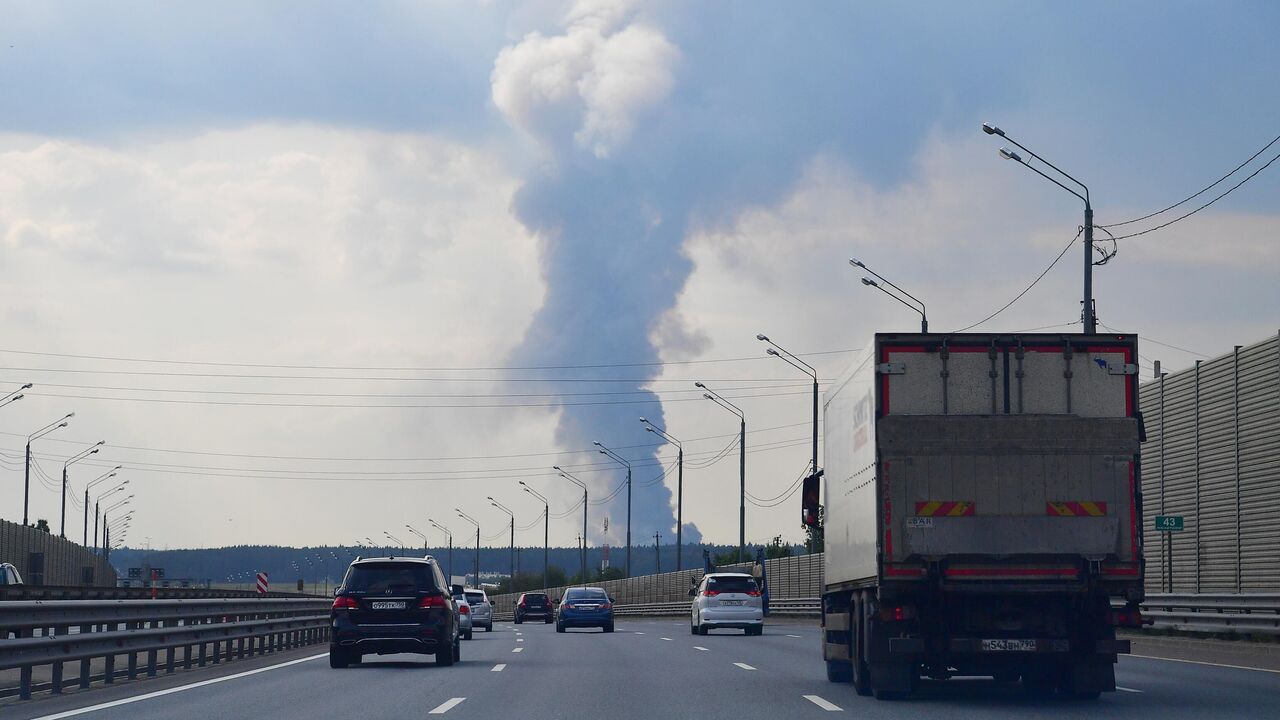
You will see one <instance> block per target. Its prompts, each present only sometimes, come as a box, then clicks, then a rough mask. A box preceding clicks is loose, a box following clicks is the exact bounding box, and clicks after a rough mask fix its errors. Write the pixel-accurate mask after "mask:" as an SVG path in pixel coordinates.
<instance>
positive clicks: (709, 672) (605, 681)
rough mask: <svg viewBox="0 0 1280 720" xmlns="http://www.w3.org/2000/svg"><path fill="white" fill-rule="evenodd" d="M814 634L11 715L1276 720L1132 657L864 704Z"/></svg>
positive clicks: (420, 667)
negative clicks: (1037, 694)
mask: <svg viewBox="0 0 1280 720" xmlns="http://www.w3.org/2000/svg"><path fill="white" fill-rule="evenodd" d="M817 644H818V628H817V627H816V626H815V625H813V624H812V623H806V622H777V623H774V624H772V625H770V626H769V627H768V628H766V631H765V634H764V635H763V636H762V637H750V638H749V637H745V636H743V635H742V634H741V633H738V632H732V631H720V632H713V633H712V634H710V635H708V636H705V637H698V636H692V635H690V634H689V629H688V624H687V622H682V621H680V620H678V619H674V618H664V619H644V620H641V619H620V621H619V623H618V626H617V632H615V633H613V634H611V635H606V634H603V633H600V632H599V631H596V630H582V631H570V632H569V633H566V634H563V635H560V634H556V632H555V630H554V627H553V626H551V625H543V624H523V625H519V626H515V625H511V624H509V623H499V624H498V625H497V626H496V627H495V632H493V633H491V634H490V633H484V632H477V633H476V634H475V639H474V640H472V641H470V642H464V643H463V655H462V662H461V663H460V664H458V665H456V666H454V667H452V668H437V667H435V666H434V664H433V663H432V659H431V658H430V657H426V656H414V655H396V656H383V657H376V656H374V657H369V658H366V661H365V663H364V664H363V665H361V666H355V667H352V668H349V669H346V670H333V669H330V668H329V666H328V663H327V661H326V660H325V658H326V657H327V656H326V655H325V654H324V653H323V648H324V646H318V647H311V648H304V649H302V650H300V651H297V652H293V653H288V654H281V655H275V656H269V657H264V658H259V659H256V660H254V661H244V662H239V663H230V664H228V665H226V666H223V667H221V668H218V669H213V670H206V671H195V672H188V673H181V674H179V675H176V676H173V677H168V678H161V679H157V680H151V681H146V682H133V683H125V684H122V685H119V686H117V687H113V688H103V687H101V686H97V687H95V688H94V689H93V690H90V691H88V692H83V693H73V694H69V695H67V696H64V697H60V698H59V697H50V696H47V695H46V696H44V697H43V698H41V699H37V700H35V701H32V702H29V703H22V704H11V705H7V706H5V707H4V709H3V711H2V712H3V714H4V715H5V716H6V717H10V718H49V719H50V720H52V719H53V718H61V717H84V718H94V719H99V718H100V719H101V720H114V719H120V720H125V719H128V720H141V719H144V718H157V719H158V718H175V717H182V718H191V719H203V718H210V719H212V718H226V717H232V716H234V717H242V718H243V717H263V718H307V719H310V718H317V717H343V718H361V719H363V718H370V719H379V718H387V719H388V720H391V719H396V720H400V719H402V718H406V717H425V716H428V715H445V716H448V717H453V718H539V719H542V718H608V719H609V720H639V719H641V718H708V717H729V718H734V719H735V720H747V719H752V718H760V719H764V718H793V717H821V716H824V715H827V714H831V713H836V712H842V713H846V714H850V715H856V716H859V717H868V718H899V717H903V718H905V717H918V716H919V713H920V712H921V711H930V712H945V713H946V714H947V716H948V717H952V718H990V717H992V716H993V715H1007V716H1016V717H1026V716H1035V717H1041V716H1043V717H1091V718H1097V717H1124V718H1148V717H1149V718H1161V719H1162V720H1168V719H1169V718H1207V717H1212V718H1232V717H1239V718H1257V717H1280V673H1276V672H1274V671H1266V670H1253V669H1245V668H1231V667H1224V666H1216V665H1206V664H1198V663H1188V662H1179V661H1174V660H1160V659H1148V658H1137V657H1129V658H1122V659H1121V661H1120V666H1119V669H1118V672H1117V682H1118V684H1119V685H1120V686H1121V687H1123V688H1125V690H1123V691H1120V692H1116V693H1111V694H1107V695H1104V696H1103V698H1102V699H1101V700H1099V701H1097V702H1078V701H1068V700H1048V701H1045V700H1034V699H1031V698H1028V697H1026V696H1025V695H1023V693H1022V691H1021V689H1020V688H1019V687H1018V686H998V685H996V684H994V683H993V682H992V681H989V680H966V679H957V680H950V681H941V682H935V681H924V682H923V683H922V686H921V691H920V692H919V693H918V694H917V695H916V696H914V697H913V698H912V699H910V700H907V701H901V702H879V701H876V700H874V699H871V698H863V697H858V696H857V695H855V694H854V692H853V688H852V686H849V685H833V684H831V683H828V682H827V681H826V679H825V675H824V673H823V665H822V661H821V659H820V656H819V653H818V650H817Z"/></svg>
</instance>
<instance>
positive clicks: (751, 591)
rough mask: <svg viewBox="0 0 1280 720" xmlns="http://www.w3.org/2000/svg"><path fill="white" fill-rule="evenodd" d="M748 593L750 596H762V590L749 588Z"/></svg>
mask: <svg viewBox="0 0 1280 720" xmlns="http://www.w3.org/2000/svg"><path fill="white" fill-rule="evenodd" d="M747 595H748V596H750V597H760V591H759V590H748V591H747Z"/></svg>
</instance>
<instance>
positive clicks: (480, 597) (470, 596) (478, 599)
mask: <svg viewBox="0 0 1280 720" xmlns="http://www.w3.org/2000/svg"><path fill="white" fill-rule="evenodd" d="M467 602H468V603H471V604H472V605H475V604H477V603H482V602H485V597H484V593H473V592H469V593H467Z"/></svg>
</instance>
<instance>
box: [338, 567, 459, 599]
mask: <svg viewBox="0 0 1280 720" xmlns="http://www.w3.org/2000/svg"><path fill="white" fill-rule="evenodd" d="M342 587H343V589H344V590H345V591H346V592H350V593H369V594H378V595H381V594H386V593H416V592H423V591H426V592H430V591H432V590H435V589H436V586H435V582H434V581H433V580H432V579H431V571H430V569H429V568H428V567H427V566H426V565H423V564H419V563H413V564H410V563H365V564H361V565H352V566H351V569H349V570H347V577H346V579H344V580H343V582H342Z"/></svg>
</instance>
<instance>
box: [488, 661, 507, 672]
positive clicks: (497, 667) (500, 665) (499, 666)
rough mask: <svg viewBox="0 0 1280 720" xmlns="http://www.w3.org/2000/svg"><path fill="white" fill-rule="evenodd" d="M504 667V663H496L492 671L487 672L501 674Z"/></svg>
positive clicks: (505, 665)
mask: <svg viewBox="0 0 1280 720" xmlns="http://www.w3.org/2000/svg"><path fill="white" fill-rule="evenodd" d="M506 667H507V664H506V663H498V664H497V665H494V666H493V669H492V670H490V671H489V672H502V671H503V670H505V669H506Z"/></svg>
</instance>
